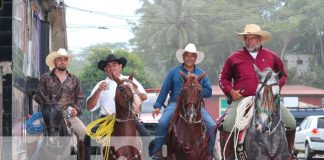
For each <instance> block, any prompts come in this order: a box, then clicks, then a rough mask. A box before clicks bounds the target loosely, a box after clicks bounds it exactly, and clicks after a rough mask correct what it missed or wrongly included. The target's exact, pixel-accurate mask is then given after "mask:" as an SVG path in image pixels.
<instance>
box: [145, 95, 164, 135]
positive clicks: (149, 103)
mask: <svg viewBox="0 0 324 160" xmlns="http://www.w3.org/2000/svg"><path fill="white" fill-rule="evenodd" d="M157 97H158V93H147V99H146V100H145V101H144V102H143V104H142V110H141V114H140V115H139V119H140V121H141V122H142V123H143V124H144V126H145V128H146V129H147V130H149V131H150V133H151V134H152V135H153V134H154V131H155V128H156V126H157V124H158V121H159V119H160V117H161V115H162V113H163V110H164V107H162V108H161V113H160V114H159V115H158V116H157V117H155V118H153V116H152V111H153V110H154V108H153V104H154V103H155V102H156V99H157Z"/></svg>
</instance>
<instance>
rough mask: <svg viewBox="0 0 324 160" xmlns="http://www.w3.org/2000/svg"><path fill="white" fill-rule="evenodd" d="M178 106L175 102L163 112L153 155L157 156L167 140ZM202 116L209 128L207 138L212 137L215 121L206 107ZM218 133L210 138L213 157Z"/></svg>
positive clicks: (203, 108)
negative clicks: (171, 121)
mask: <svg viewBox="0 0 324 160" xmlns="http://www.w3.org/2000/svg"><path fill="white" fill-rule="evenodd" d="M176 106H177V104H176V103H175V102H172V103H170V104H169V105H168V106H167V107H166V109H165V110H164V111H163V114H162V116H161V118H160V119H159V123H158V125H157V128H156V130H155V140H154V141H155V145H154V147H153V149H152V155H156V152H158V151H159V150H160V149H161V148H162V146H163V144H164V142H165V140H166V136H167V134H168V129H169V125H170V120H171V118H172V117H173V114H174V112H175V109H176ZM201 114H202V117H203V120H204V122H205V124H206V126H207V133H208V135H207V137H209V136H210V133H211V132H212V131H213V127H215V126H216V123H215V121H214V120H213V118H212V117H211V116H210V115H209V114H208V112H207V111H206V109H205V107H202V108H201ZM215 133H216V132H213V134H212V135H211V136H210V138H209V140H208V146H209V151H210V154H211V156H213V150H214V145H215V138H216V134H215Z"/></svg>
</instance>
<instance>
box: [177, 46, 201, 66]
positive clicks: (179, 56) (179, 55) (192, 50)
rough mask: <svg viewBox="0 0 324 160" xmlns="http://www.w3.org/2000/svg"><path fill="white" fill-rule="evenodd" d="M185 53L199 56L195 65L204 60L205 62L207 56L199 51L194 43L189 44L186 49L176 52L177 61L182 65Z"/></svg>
mask: <svg viewBox="0 0 324 160" xmlns="http://www.w3.org/2000/svg"><path fill="white" fill-rule="evenodd" d="M184 52H190V53H196V54H197V59H196V62H195V64H199V63H200V62H201V61H202V60H204V57H205V54H204V53H203V52H201V51H197V49H196V46H195V45H194V44H192V43H189V44H187V46H186V47H185V48H184V49H178V51H177V52H176V57H177V60H178V61H179V62H180V63H183V57H182V55H183V53H184Z"/></svg>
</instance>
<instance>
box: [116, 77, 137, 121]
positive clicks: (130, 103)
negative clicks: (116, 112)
mask: <svg viewBox="0 0 324 160" xmlns="http://www.w3.org/2000/svg"><path fill="white" fill-rule="evenodd" d="M124 82H127V84H128V83H131V82H132V81H131V80H128V79H125V80H124ZM124 82H123V83H124ZM123 83H121V84H123ZM119 85H120V84H119ZM119 85H118V86H117V89H118V90H121V88H120V87H119ZM120 92H121V91H120ZM139 93H140V92H139V91H138V90H137V89H136V90H133V89H132V94H133V97H132V101H129V100H128V99H127V98H128V97H127V95H125V94H120V95H121V96H122V97H123V100H124V101H125V102H127V104H128V113H127V119H120V118H117V117H116V118H115V120H116V122H119V123H123V122H127V121H134V120H135V118H129V117H131V115H132V114H131V112H132V108H134V106H133V101H134V95H139Z"/></svg>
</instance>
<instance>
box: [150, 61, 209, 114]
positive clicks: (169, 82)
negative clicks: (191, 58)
mask: <svg viewBox="0 0 324 160" xmlns="http://www.w3.org/2000/svg"><path fill="white" fill-rule="evenodd" d="M180 70H181V71H182V72H183V73H184V74H186V75H187V74H188V71H187V70H186V69H185V68H184V67H183V65H182V64H181V65H179V66H176V67H174V68H172V69H171V70H170V71H169V73H168V75H167V77H166V78H165V80H164V83H163V85H162V87H161V90H160V93H159V96H158V98H157V100H156V102H155V103H154V105H153V107H154V108H161V106H162V105H163V104H164V102H165V100H166V99H167V97H168V94H170V99H169V102H177V100H178V97H179V95H180V91H181V88H182V85H183V79H182V77H181V76H180V75H179V71H180ZM190 73H191V74H195V75H197V76H199V75H201V74H203V73H204V71H203V70H202V69H200V68H199V67H198V66H195V69H194V70H193V72H190ZM200 84H201V86H202V87H203V97H204V98H208V97H210V96H211V95H212V88H211V84H210V81H209V79H208V76H206V77H205V78H204V79H202V80H201V81H200Z"/></svg>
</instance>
